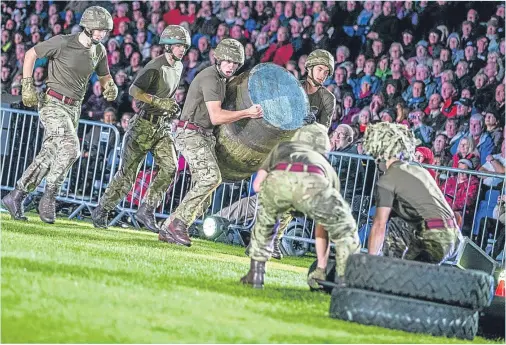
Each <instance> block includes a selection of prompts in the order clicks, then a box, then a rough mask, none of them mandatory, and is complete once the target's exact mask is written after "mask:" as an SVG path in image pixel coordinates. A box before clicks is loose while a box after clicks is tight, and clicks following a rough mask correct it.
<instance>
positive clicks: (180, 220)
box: [158, 38, 263, 247]
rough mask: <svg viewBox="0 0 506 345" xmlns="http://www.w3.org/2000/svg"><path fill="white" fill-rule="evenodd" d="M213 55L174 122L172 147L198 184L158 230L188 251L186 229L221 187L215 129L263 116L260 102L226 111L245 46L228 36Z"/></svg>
mask: <svg viewBox="0 0 506 345" xmlns="http://www.w3.org/2000/svg"><path fill="white" fill-rule="evenodd" d="M214 55H215V58H216V61H215V64H214V65H212V66H209V67H207V68H205V69H203V70H202V71H201V72H200V73H199V74H197V76H196V77H195V79H193V81H192V83H191V84H190V88H189V89H188V94H187V97H186V102H185V104H184V107H183V110H182V112H181V115H180V117H179V121H178V122H177V124H176V133H175V136H174V144H175V147H176V149H177V150H178V151H179V152H181V154H182V155H183V156H184V157H185V159H186V161H187V162H188V165H189V167H190V172H191V175H192V181H194V182H195V183H194V184H193V185H192V188H191V189H190V190H189V191H188V193H187V194H186V195H185V197H184V198H183V200H181V202H180V204H179V206H178V207H177V208H176V209H175V210H174V211H173V212H172V213H171V215H170V217H169V218H167V219H166V220H165V221H164V223H163V224H162V226H161V227H160V231H159V233H158V240H159V241H162V242H167V243H170V244H177V245H183V246H187V247H190V246H191V240H190V237H189V233H188V227H189V226H190V225H192V224H193V222H194V221H195V219H197V218H198V217H200V216H201V215H202V213H203V212H204V211H205V210H206V209H207V208H208V207H209V205H210V204H211V200H210V199H211V198H210V195H211V193H213V191H214V190H215V189H216V188H218V186H219V185H220V184H221V181H222V178H221V172H220V168H219V166H218V162H217V158H216V152H215V146H216V137H215V135H214V132H213V130H214V128H215V126H218V125H222V124H227V123H233V122H236V121H238V120H241V119H246V118H252V119H259V118H262V117H263V110H262V107H261V106H260V105H259V104H253V105H252V106H251V107H249V108H247V109H244V110H238V111H229V110H225V109H223V108H222V103H223V101H224V100H225V90H226V83H227V80H229V79H230V78H232V76H233V75H234V74H235V73H236V72H237V70H238V69H239V68H241V66H242V65H243V64H244V47H243V45H242V44H241V43H240V42H239V41H237V40H235V39H231V38H226V39H224V40H222V41H220V43H218V46H216V49H215V50H214Z"/></svg>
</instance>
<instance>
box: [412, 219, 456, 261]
mask: <svg viewBox="0 0 506 345" xmlns="http://www.w3.org/2000/svg"><path fill="white" fill-rule="evenodd" d="M460 239H461V235H460V230H459V229H452V228H447V229H431V230H423V231H420V234H419V236H418V239H417V241H416V243H415V244H414V245H412V246H411V247H410V248H409V250H408V251H407V252H406V256H405V259H407V260H416V261H423V262H429V263H434V264H439V263H441V262H443V261H445V260H446V259H447V258H449V257H450V256H452V255H453V254H454V253H455V250H456V249H457V248H458V245H459V243H460Z"/></svg>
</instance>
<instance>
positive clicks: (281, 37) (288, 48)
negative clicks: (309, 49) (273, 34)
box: [261, 26, 293, 67]
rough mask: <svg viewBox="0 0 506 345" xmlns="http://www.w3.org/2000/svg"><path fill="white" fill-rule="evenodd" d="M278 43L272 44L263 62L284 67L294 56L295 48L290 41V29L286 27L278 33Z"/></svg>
mask: <svg viewBox="0 0 506 345" xmlns="http://www.w3.org/2000/svg"><path fill="white" fill-rule="evenodd" d="M277 36H278V37H277V43H272V44H271V45H270V46H269V48H267V50H266V51H265V53H264V56H262V59H261V62H274V63H275V64H276V65H279V66H282V67H284V66H285V65H286V63H287V62H288V61H290V59H291V57H292V55H293V46H292V44H291V43H290V41H289V40H288V29H287V28H286V27H284V26H282V27H280V28H279V29H278V31H277Z"/></svg>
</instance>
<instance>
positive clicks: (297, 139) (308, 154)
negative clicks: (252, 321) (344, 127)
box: [240, 123, 360, 289]
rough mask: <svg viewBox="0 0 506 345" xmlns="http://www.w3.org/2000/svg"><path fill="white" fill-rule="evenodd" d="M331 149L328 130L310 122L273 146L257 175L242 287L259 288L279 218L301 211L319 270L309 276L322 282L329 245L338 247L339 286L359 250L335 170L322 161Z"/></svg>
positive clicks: (314, 285) (313, 282) (315, 284)
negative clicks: (309, 222) (310, 227)
mask: <svg viewBox="0 0 506 345" xmlns="http://www.w3.org/2000/svg"><path fill="white" fill-rule="evenodd" d="M329 150H330V140H329V138H328V136H327V128H326V127H325V126H324V125H322V124H319V123H312V124H309V125H306V126H303V127H302V128H300V129H298V130H297V131H296V133H295V135H294V136H293V138H292V140H291V141H286V142H282V143H279V144H278V145H276V146H275V147H274V148H273V149H272V151H271V152H270V153H269V155H268V157H267V159H266V160H265V161H264V163H263V164H262V165H261V167H260V169H259V170H258V173H257V176H256V178H255V180H254V181H253V189H254V190H255V192H257V193H258V200H259V209H258V214H257V221H256V223H255V225H254V227H253V230H252V233H251V242H250V250H249V257H250V258H251V261H250V269H249V271H248V273H247V274H246V275H245V276H243V277H242V278H241V280H240V281H241V283H243V284H245V285H249V286H251V287H253V288H263V286H264V275H265V263H266V262H267V261H268V260H269V259H270V257H271V254H272V251H273V246H272V243H273V241H274V238H275V237H276V233H275V228H274V226H275V224H276V221H277V219H278V217H279V216H280V215H283V216H281V217H284V215H286V214H289V213H290V212H291V211H299V212H302V213H305V214H307V215H308V217H310V218H312V219H313V220H314V221H315V223H316V230H315V233H316V253H317V258H318V266H317V269H316V270H315V271H314V272H313V273H312V274H311V275H309V277H308V284H309V286H311V287H312V288H316V289H318V288H319V284H318V282H317V281H316V279H319V280H325V279H326V276H325V268H326V266H327V259H328V255H329V250H328V248H329V245H328V240H329V239H330V241H332V242H334V243H335V245H336V249H337V250H336V277H337V279H338V280H339V281H340V282H341V279H342V278H343V276H344V272H345V269H346V260H347V259H348V257H349V256H350V255H351V254H354V253H358V252H359V251H360V239H359V237H358V232H357V224H356V222H355V219H354V218H353V216H352V213H351V210H350V207H349V205H348V203H347V202H346V201H344V199H343V197H342V196H341V194H340V193H339V189H340V188H339V179H338V177H337V174H336V171H335V170H334V168H333V167H332V166H331V165H330V163H329V162H328V161H327V159H326V158H325V156H324V155H325V154H326V153H327V152H328V151H329Z"/></svg>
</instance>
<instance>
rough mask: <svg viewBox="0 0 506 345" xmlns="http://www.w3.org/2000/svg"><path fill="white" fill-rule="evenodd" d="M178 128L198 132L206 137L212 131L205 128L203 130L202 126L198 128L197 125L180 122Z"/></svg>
mask: <svg viewBox="0 0 506 345" xmlns="http://www.w3.org/2000/svg"><path fill="white" fill-rule="evenodd" d="M176 126H177V127H179V128H183V129H189V130H192V131H196V132H199V133H201V134H205V135H209V134H211V132H210V131H206V130H205V129H204V128H202V127H200V126H197V125H195V124H193V123H191V122H190V121H182V120H179V121H178V123H177V125H176Z"/></svg>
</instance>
